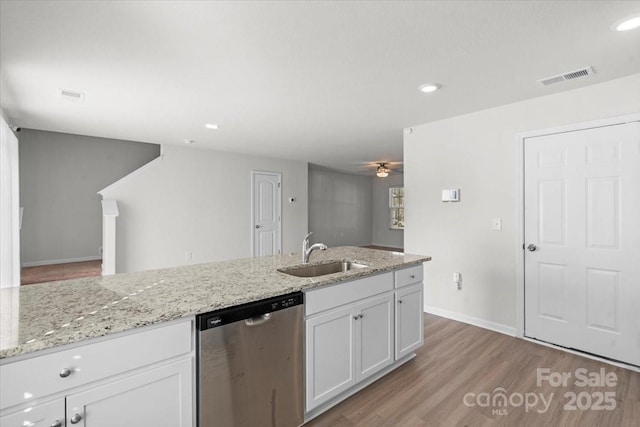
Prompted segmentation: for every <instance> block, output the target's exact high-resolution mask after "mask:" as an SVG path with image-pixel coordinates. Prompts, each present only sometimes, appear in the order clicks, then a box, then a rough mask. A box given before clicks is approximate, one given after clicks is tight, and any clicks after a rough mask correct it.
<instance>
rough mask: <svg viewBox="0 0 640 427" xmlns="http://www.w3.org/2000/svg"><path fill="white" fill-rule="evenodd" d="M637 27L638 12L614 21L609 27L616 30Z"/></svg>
mask: <svg viewBox="0 0 640 427" xmlns="http://www.w3.org/2000/svg"><path fill="white" fill-rule="evenodd" d="M638 27H640V13H636V14H635V15H632V16H627V17H626V18H624V19H621V20H619V21H616V23H615V24H613V25H612V26H611V28H613V29H614V30H616V31H629V30H633V29H634V28H638Z"/></svg>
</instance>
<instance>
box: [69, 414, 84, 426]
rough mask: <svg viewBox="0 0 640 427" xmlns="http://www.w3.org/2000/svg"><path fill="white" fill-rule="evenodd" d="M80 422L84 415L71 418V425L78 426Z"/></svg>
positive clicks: (75, 415) (74, 415)
mask: <svg viewBox="0 0 640 427" xmlns="http://www.w3.org/2000/svg"><path fill="white" fill-rule="evenodd" d="M80 421H82V415H80V414H73V416H72V417H71V424H78V423H79V422H80Z"/></svg>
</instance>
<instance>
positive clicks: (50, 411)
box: [0, 398, 64, 427]
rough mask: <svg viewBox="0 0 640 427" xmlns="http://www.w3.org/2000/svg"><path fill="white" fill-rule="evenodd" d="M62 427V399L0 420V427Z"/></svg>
mask: <svg viewBox="0 0 640 427" xmlns="http://www.w3.org/2000/svg"><path fill="white" fill-rule="evenodd" d="M25 426H32V427H51V426H54V427H63V426H64V399H62V398H60V399H56V400H54V401H52V402H49V403H45V404H42V405H36V406H33V407H31V408H28V409H22V410H20V411H18V412H14V413H13V414H9V415H5V416H3V417H2V418H0V427H25Z"/></svg>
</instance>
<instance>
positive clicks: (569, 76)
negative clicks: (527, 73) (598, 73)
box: [538, 67, 595, 86]
mask: <svg viewBox="0 0 640 427" xmlns="http://www.w3.org/2000/svg"><path fill="white" fill-rule="evenodd" d="M594 73H595V71H593V68H592V67H585V68H581V69H579V70H574V71H569V72H568V73H564V74H558V75H557V76H551V77H546V78H544V79H540V80H538V83H540V84H541V85H543V86H549V85H552V84H555V83H560V82H564V81H566V80H573V79H577V78H580V77H587V76H590V75H592V74H594Z"/></svg>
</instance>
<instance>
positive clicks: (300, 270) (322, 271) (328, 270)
mask: <svg viewBox="0 0 640 427" xmlns="http://www.w3.org/2000/svg"><path fill="white" fill-rule="evenodd" d="M367 267H368V266H367V265H364V264H358V263H357V262H352V261H331V262H326V263H324V264H315V265H301V266H296V267H286V268H280V269H278V271H279V272H281V273H285V274H290V275H291V276H297V277H318V276H324V275H326V274H333V273H344V272H346V271H349V270H356V269H360V268H367Z"/></svg>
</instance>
